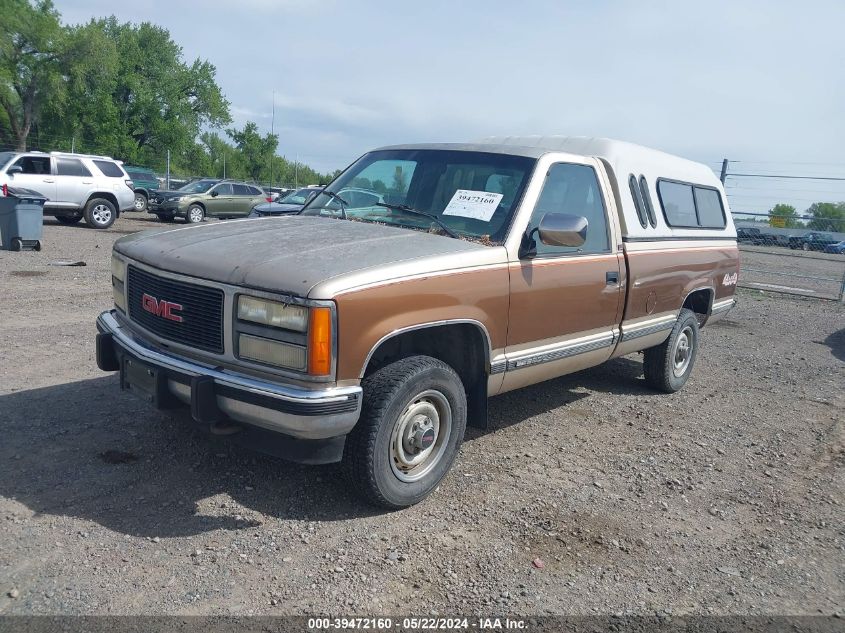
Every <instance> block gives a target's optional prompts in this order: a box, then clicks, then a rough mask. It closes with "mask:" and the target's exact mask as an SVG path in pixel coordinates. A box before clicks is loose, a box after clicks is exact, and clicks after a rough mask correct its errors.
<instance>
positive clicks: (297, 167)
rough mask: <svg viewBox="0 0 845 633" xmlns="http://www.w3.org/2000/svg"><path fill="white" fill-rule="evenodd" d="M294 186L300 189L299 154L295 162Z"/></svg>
mask: <svg viewBox="0 0 845 633" xmlns="http://www.w3.org/2000/svg"><path fill="white" fill-rule="evenodd" d="M293 188H294V189H299V154H297V155H296V160H295V161H294V162H293Z"/></svg>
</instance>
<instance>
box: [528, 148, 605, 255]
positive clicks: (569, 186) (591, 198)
mask: <svg viewBox="0 0 845 633" xmlns="http://www.w3.org/2000/svg"><path fill="white" fill-rule="evenodd" d="M547 213H569V214H571V215H580V216H584V217H585V218H587V239H586V240H585V242H584V244H583V245H581V246H578V247H574V246H549V245H547V244H543V242H541V241H540V237H539V236H538V235H537V233H536V232H535V233H533V235H532V238H533V239H534V242H535V244H536V248H537V256H538V257H542V256H544V255H567V254H582V253H607V252H609V251H610V239H609V238H608V234H607V214H606V213H605V209H604V201H603V200H602V196H601V189H600V187H599V181H598V178H597V177H596V172H595V170H594V169H593V168H592V167H590V166H589V165H574V164H570V163H555V164H554V165H552V166H551V167H550V168H549V171H548V173H547V174H546V181H545V183H544V184H543V190H542V191H541V192H540V197H539V199H538V200H537V205H536V206H535V207H534V213H533V214H532V215H531V221H530V222H529V224H528V230H529V232H533V231H534V229H536V228H538V227H539V226H540V220H541V219H542V218H543V216H544V215H546V214H547Z"/></svg>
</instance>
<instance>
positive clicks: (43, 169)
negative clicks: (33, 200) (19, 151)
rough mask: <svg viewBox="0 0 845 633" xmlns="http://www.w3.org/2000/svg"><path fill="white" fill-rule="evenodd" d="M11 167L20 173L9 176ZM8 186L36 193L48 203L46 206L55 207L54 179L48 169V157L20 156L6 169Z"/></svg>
mask: <svg viewBox="0 0 845 633" xmlns="http://www.w3.org/2000/svg"><path fill="white" fill-rule="evenodd" d="M12 167H20V168H21V172H20V173H17V174H14V175H12V174H9V169H11V168H12ZM6 174H7V176H8V185H9V186H10V187H20V188H23V189H32V190H33V191H37V192H38V193H40V194H41V195H42V196H44V197H45V198H47V200H48V201H49V202H48V203H47V205H48V206H55V201H56V177H55V175H53V172H52V169H51V167H50V157H49V156H45V155H40V156H39V155H36V156H32V155H29V156H21V157H20V158H18V159H17V160H16V161H15V162H13V163H12V164H11V165H9V166H8V167H7V168H6Z"/></svg>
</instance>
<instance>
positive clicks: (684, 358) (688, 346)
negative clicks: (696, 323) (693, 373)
mask: <svg viewBox="0 0 845 633" xmlns="http://www.w3.org/2000/svg"><path fill="white" fill-rule="evenodd" d="M693 337H694V334H693V333H692V328H691V327H690V326H689V325H688V326H686V327H685V328H684V329H683V330H681V333H680V334H679V335H678V339H677V340H676V341H675V347H674V349H673V351H672V373H674V374H675V376H676V377H679V376H683V375H684V373H685V372H686V371H687V368H688V367H689V364H690V360H691V359H692V349H693V341H694V340H695V339H694V338H693Z"/></svg>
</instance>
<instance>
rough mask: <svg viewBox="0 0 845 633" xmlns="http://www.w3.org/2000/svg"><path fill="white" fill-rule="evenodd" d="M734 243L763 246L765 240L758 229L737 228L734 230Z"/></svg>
mask: <svg viewBox="0 0 845 633" xmlns="http://www.w3.org/2000/svg"><path fill="white" fill-rule="evenodd" d="M736 241H737V242H739V243H740V244H765V243H766V242H765V238H764V237H763V234H762V233H761V232H760V229H754V228H749V229H747V228H744V227H738V228H737V229H736Z"/></svg>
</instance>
